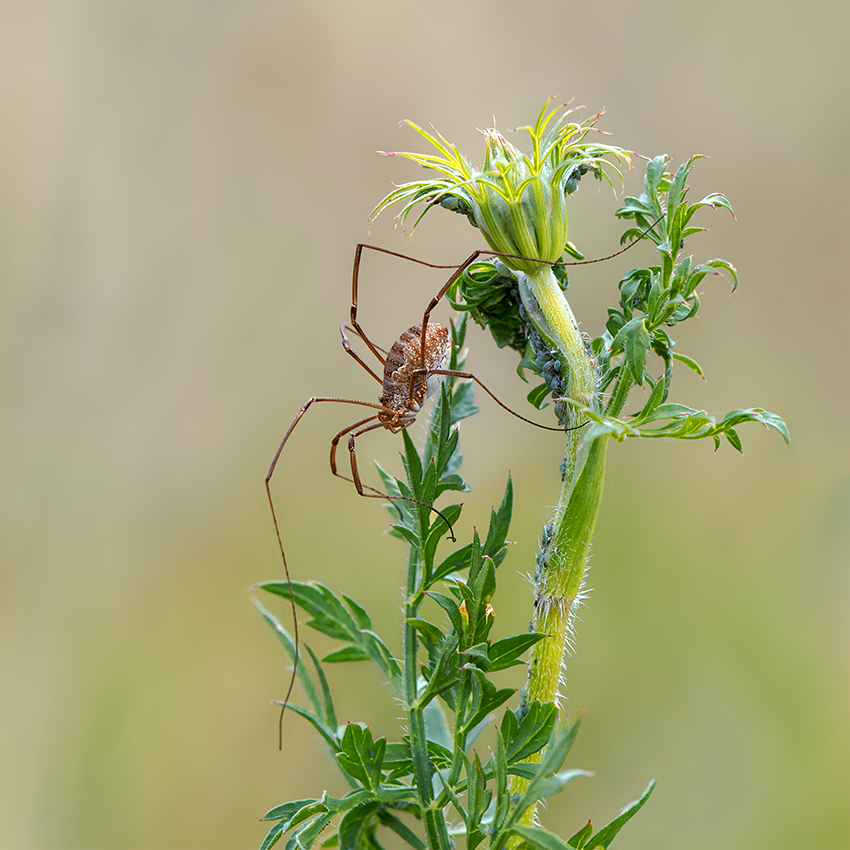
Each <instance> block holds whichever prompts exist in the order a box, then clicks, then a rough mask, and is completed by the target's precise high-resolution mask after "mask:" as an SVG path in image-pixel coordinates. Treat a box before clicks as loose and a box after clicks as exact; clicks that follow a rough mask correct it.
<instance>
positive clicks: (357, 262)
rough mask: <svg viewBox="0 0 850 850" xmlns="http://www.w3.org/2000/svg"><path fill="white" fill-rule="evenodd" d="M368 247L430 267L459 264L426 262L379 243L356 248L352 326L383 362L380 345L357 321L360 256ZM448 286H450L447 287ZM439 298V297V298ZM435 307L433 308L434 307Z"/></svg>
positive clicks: (451, 267)
mask: <svg viewBox="0 0 850 850" xmlns="http://www.w3.org/2000/svg"><path fill="white" fill-rule="evenodd" d="M364 248H368V249H369V250H370V251H377V252H378V253H380V254H389V255H390V256H391V257H398V258H400V259H402V260H410V262H412V263H418V264H419V265H420V266H427V267H428V268H429V269H456V268H457V265H448V266H447V265H439V264H437V263H426V262H425V261H424V260H417V259H416V257H408V256H407V254H399V253H398V252H396V251H389V250H387V249H386V248H379V247H378V246H377V245H366V244H365V243H363V242H361V243H360V244H359V245H358V246H357V248H355V250H354V269H353V272H352V277H351V327H352V328H353V329H354V331H355V332H356V333H357V335H358V336H359V337H360V339H362V340H363V342H365V343H366V345H367V346H368V347H369V350H370V351H371V352H372V353H373V354H374V355H375V356H376V357H377V358H378V359H379V360H380V361H381V362H382V363H383V362H384V360H383V358H382V357H381V355H380V354H379V353H378V352H379V349H378V347H377V346H376V345H375V344H374V343H373V342H372V341H371V340H370V339H369V337H368V336H366V333H365V331H364V330H363V329H362V328H361V327H360V325H359V324H358V323H357V291H358V286H359V277H360V257H361V255H362V254H363V249H364ZM446 288H448V287H446ZM438 300H439V299H438ZM432 309H433V308H432Z"/></svg>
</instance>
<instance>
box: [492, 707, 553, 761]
mask: <svg viewBox="0 0 850 850" xmlns="http://www.w3.org/2000/svg"><path fill="white" fill-rule="evenodd" d="M557 720H558V709H557V707H556V706H555V704H554V703H551V702H547V703H540V702H538V700H532V702H531V705H530V706H529V707H528V711H527V713H526V715H525V717H523V719H522V722H518V721H517V719H516V715H514V713H513V712H512V711H506V712H505V717H504V719H503V720H502V726H501V728H500V729H499V735H500V736H501V738H502V740H503V743H504V745H505V758H506V760H507V764H508V765H509V766H510V765H514V764H517V763H518V762H521V761H523V760H524V759H527V758H528V757H529V756H531V755H534V753H537V752H539V751H540V750H542V749H543V747H545V746H546V744H547V742H548V741H549V739H550V738H551V737H552V732H553V730H554V728H555V723H556V722H557Z"/></svg>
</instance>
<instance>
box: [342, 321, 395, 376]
mask: <svg viewBox="0 0 850 850" xmlns="http://www.w3.org/2000/svg"><path fill="white" fill-rule="evenodd" d="M345 327H346V326H345V323H343V324H341V325H340V326H339V333H340V335H341V336H342V347H343V348H344V349H345V350H346V352H347V353H348V354H350V355H351V356H352V357H353V358H354V359H355V360H356V361H357V362H358V363H359V364H360V365H361V366H362V367H363V368H364V369H365V370H366V371H367V372H368V373H369V374H370V375H371V376H372V377H373V378H374V379H375V380H376V381H377V382H378V383H379V384H382V385H383V383H384V382H383V380H382V379H381V378H379V377H378V376H377V375H376V374H375V373H374V372H373V371H372V369H371V368H370V367H369V366H367V365H366V363H365V362H364V361H363V360H362V359H361V358H360V355H359V354H358V353H357V352H356V351H355V350H354V349H353V348H352V347H351V343H349V341H348V337H347V336H346V335H345ZM376 348H377V346H376V345H375V346H370V350H371V351H373V352H374V351H375V349H376ZM384 362H385V361H384V360H381V365H383V364H384Z"/></svg>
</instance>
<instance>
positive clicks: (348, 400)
mask: <svg viewBox="0 0 850 850" xmlns="http://www.w3.org/2000/svg"><path fill="white" fill-rule="evenodd" d="M320 401H337V402H340V403H342V404H357V405H360V406H362V407H373V408H377V409H378V410H381V409H382V408H381V406H380V405H379V404H372V403H371V402H368V401H358V400H356V399H353V398H333V397H330V396H313V397H312V398H311V399H309V400H308V401H307V402H305V403H304V404H303V405H302V406H301V410H299V411H298V415H297V416H296V417H295V419H294V420H293V421H292V424H291V425H290V426H289V428H288V429H287V431H286V434H284V436H283V439H282V440H281V441H280V445H279V446H278V447H277V451H276V452H275V453H274V457H273V458H272V462H271V465H270V466H269V471H268V472H267V473H266V496H267V497H268V500H269V508H270V509H271V512H272V521H273V522H274V533H275V536H276V537H277V545H278V548H279V549H280V557H281V560H282V561H283V570H284V572H285V573H286V584H287V585H288V587H289V601H290V603H291V605H292V624H293V627H292V636H293V640H294V641H295V659H294V661H293V663H292V678H291V679H290V680H289V687H288V688H287V691H286V697H285V698H284V700H283V703H282V704H281V708H280V722H279V727H278V746H279V747H280V748H281V749H282V748H283V713H284V711H286V706H287V705H288V703H289V698H290V696H292V689H293V688H294V687H295V677H296V675H297V673H298V612H297V611H296V610H295V596H294V595H293V593H292V579H291V578H290V575H289V566H288V564H287V563H286V553H285V552H284V551H283V540H282V539H281V536H280V526H279V525H278V521H277V514H276V513H275V509H274V500H273V499H272V491H271V479H272V475H274V471H275V467H276V466H277V462H278V459H279V458H280V453H281V452H282V451H283V447H284V446H285V445H286V441H287V440H288V439H289V438H290V436H291V435H292V432H293V431H294V430H295V426H296V425H297V424H298V423H299V422H300V421H301V417H302V416H304V414H305V413H306V412H307V411H308V410H309V409H310V407H311V405H313V404H314V403H316V402H320ZM370 418H371V417H370Z"/></svg>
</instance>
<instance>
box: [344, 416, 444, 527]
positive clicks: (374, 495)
mask: <svg viewBox="0 0 850 850" xmlns="http://www.w3.org/2000/svg"><path fill="white" fill-rule="evenodd" d="M381 425H382V423H380V422H374V423H373V424H371V425H366V426H365V427H364V428H358V429H357V430H356V431H354V432H353V433H352V434H351V435H350V436H349V437H348V455H349V457H350V459H351V479H352V480H353V482H354V486H355V487H356V488H357V492H358V493H359V494H360V495H361V496H364V497H365V498H367V499H388V500H389V501H391V502H413V503H414V504H416V505H421V506H422V507H423V508H428V510H429V511H433V512H434V513H435V514H436V515H437V516H438V517H439V518H440V519H441V520H442V521H443V522H444V523H445V524H446V527H447V528H448V529H449V535H450V536H451V540H452V543H456V542H457V538H456V537H455V533H454V529H453V528H452V525H451V523H450V522H449V521H448V520H447V519H446V518H445V516H443V514H442V513H440V511H438V510H437V509H436V508H435V507H434V506H433V505H429V504H428V503H427V502H420V501H419V499H414V498H412V497H411V496H388V495H387V494H386V493H381V492H379V491H378V490H375V488H374V487H367V486H365V485H364V484H363V482H362V481H361V480H360V472H359V470H358V469H357V452H356V451H355V448H354V441H355V440H356V439H357V437H359V436H360V435H361V434H365V433H366V432H367V431H374V430H375V428H380V427H381ZM340 477H342V476H340ZM366 490H372V491H373V492H371V493H367V492H366Z"/></svg>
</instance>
